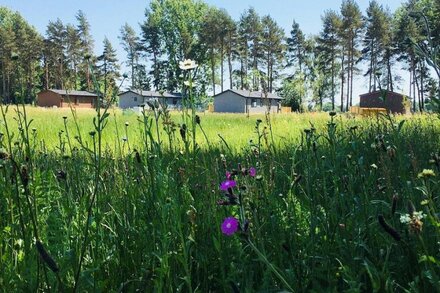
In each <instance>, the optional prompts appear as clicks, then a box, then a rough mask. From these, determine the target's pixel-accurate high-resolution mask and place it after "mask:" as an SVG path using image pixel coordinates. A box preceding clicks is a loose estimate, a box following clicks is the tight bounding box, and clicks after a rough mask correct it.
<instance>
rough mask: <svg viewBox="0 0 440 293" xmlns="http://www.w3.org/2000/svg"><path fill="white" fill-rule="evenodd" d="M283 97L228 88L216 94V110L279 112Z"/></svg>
mask: <svg viewBox="0 0 440 293" xmlns="http://www.w3.org/2000/svg"><path fill="white" fill-rule="evenodd" d="M282 100H283V99H282V98H281V97H278V96H277V95H275V94H273V93H267V94H266V93H263V92H257V91H247V90H232V89H229V90H226V91H224V92H222V93H219V94H217V95H215V96H214V112H218V113H250V114H253V113H265V112H266V111H268V110H269V112H272V113H278V112H280V110H281V101H282Z"/></svg>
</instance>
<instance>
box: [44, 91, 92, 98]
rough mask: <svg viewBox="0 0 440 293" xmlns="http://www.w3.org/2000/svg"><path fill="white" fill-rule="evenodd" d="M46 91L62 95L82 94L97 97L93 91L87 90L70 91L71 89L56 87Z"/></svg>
mask: <svg viewBox="0 0 440 293" xmlns="http://www.w3.org/2000/svg"><path fill="white" fill-rule="evenodd" d="M48 91H51V92H54V93H57V94H59V95H62V96H67V95H71V96H84V97H97V95H95V94H94V93H91V92H87V91H72V90H57V89H48Z"/></svg>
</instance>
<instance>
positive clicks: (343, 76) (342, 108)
mask: <svg viewBox="0 0 440 293" xmlns="http://www.w3.org/2000/svg"><path fill="white" fill-rule="evenodd" d="M344 59H345V58H344V48H342V54H341V112H344V80H345V74H344V69H345V68H344V61H345V60H344Z"/></svg>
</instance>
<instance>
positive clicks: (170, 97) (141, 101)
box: [119, 90, 182, 109]
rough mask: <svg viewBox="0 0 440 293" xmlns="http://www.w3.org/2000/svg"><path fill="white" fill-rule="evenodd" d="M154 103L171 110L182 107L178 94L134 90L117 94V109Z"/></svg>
mask: <svg viewBox="0 0 440 293" xmlns="http://www.w3.org/2000/svg"><path fill="white" fill-rule="evenodd" d="M154 101H159V102H160V103H165V104H167V106H168V107H169V108H171V109H179V108H180V107H181V105H182V95H181V94H180V93H167V92H156V91H135V90H128V91H125V92H123V93H120V94H119V108H121V109H129V108H135V107H139V106H141V105H146V104H147V102H154Z"/></svg>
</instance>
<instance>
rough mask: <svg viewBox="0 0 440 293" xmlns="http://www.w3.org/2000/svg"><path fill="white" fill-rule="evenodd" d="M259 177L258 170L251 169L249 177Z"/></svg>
mask: <svg viewBox="0 0 440 293" xmlns="http://www.w3.org/2000/svg"><path fill="white" fill-rule="evenodd" d="M255 175H257V170H256V169H255V168H254V167H250V168H249V176H251V177H255Z"/></svg>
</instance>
